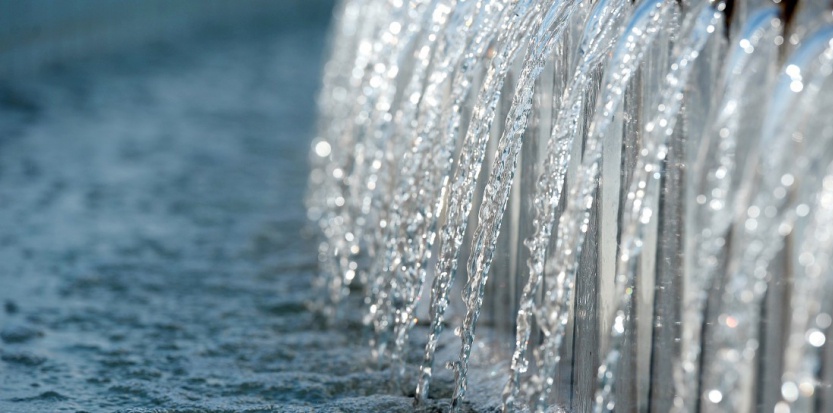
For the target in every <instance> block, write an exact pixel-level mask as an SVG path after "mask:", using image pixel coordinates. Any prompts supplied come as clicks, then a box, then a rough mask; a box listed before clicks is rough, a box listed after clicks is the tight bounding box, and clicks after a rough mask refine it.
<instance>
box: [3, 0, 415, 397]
mask: <svg viewBox="0 0 833 413" xmlns="http://www.w3.org/2000/svg"><path fill="white" fill-rule="evenodd" d="M332 3H333V2H332V1H330V0H240V1H220V0H177V1H169V0H143V1H127V0H27V1H23V0H0V411H2V412H44V411H54V412H96V411H108V412H112V411H131V412H142V411H148V412H149V411H166V412H179V411H181V412H185V411H188V412H192V411H200V412H220V411H222V412H237V411H240V412H242V411H246V412H255V411H309V409H311V408H315V409H318V410H321V411H327V410H339V411H370V410H377V411H400V410H401V411H409V410H410V409H411V407H410V403H411V401H410V399H408V398H407V397H404V396H396V397H394V396H390V397H388V396H376V394H377V393H379V391H378V389H382V388H385V387H387V386H386V385H385V384H386V382H387V381H388V375H387V374H386V373H382V372H374V371H372V370H370V369H368V368H367V366H368V365H369V363H370V361H369V360H365V359H364V357H365V356H364V354H365V353H366V351H360V350H359V349H362V350H363V349H365V347H366V346H365V340H364V339H361V338H360V337H359V336H358V333H357V331H358V329H354V330H349V329H348V330H347V331H345V332H333V331H328V330H326V329H325V328H323V327H320V326H319V325H318V324H317V323H316V322H315V319H314V318H313V316H312V315H311V314H309V313H308V312H307V311H306V308H305V306H304V303H305V302H306V301H307V300H308V299H309V298H310V294H312V293H311V292H310V289H309V280H310V278H311V275H312V274H313V273H314V272H315V269H316V260H317V256H316V247H315V245H314V243H312V242H311V241H307V240H304V239H303V238H302V237H300V236H299V234H301V233H302V232H303V228H304V225H305V210H304V208H303V206H302V203H301V199H302V196H303V193H304V191H305V187H306V180H307V176H308V165H307V153H308V148H309V142H310V140H311V138H312V136H313V132H314V129H313V124H314V121H315V96H316V93H317V90H318V87H319V79H320V73H321V65H322V62H323V57H324V55H325V43H326V42H325V39H326V33H327V28H328V23H329V19H330V16H331V13H332V7H333V4H332ZM368 357H369V355H368ZM365 396H367V397H365Z"/></svg>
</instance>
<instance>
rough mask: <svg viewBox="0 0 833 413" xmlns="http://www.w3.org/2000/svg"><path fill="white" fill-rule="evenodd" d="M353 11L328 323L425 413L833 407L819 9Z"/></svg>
mask: <svg viewBox="0 0 833 413" xmlns="http://www.w3.org/2000/svg"><path fill="white" fill-rule="evenodd" d="M341 6H342V8H341V11H340V12H339V13H340V14H339V15H338V16H340V18H339V20H338V21H340V22H341V23H340V24H339V25H337V26H336V28H335V30H334V32H333V33H334V34H333V36H332V39H333V40H332V41H333V44H334V45H336V46H334V48H333V51H332V55H331V63H330V65H329V66H327V71H325V77H324V81H325V82H324V89H323V91H322V94H321V98H320V102H319V105H320V122H321V124H320V125H321V126H320V128H319V130H320V136H319V140H318V141H316V143H315V146H314V148H313V163H314V165H317V169H316V170H315V172H314V173H313V177H314V178H315V179H311V185H310V188H309V194H310V196H309V204H308V205H309V206H308V208H309V210H310V211H311V213H310V216H311V217H312V218H313V220H314V221H316V222H318V224H319V227H320V228H321V230H322V231H321V237H320V239H321V244H320V245H321V247H320V248H319V251H320V253H321V256H320V259H319V261H320V262H321V271H322V273H323V276H322V278H321V280H322V283H321V288H323V289H324V291H327V293H326V294H323V296H325V297H328V299H325V300H323V302H322V304H321V305H320V308H322V309H324V311H325V312H329V313H330V314H333V313H342V314H343V313H349V312H355V311H359V312H362V313H366V314H367V317H365V323H366V324H367V326H368V327H367V329H368V331H369V332H370V333H369V336H370V339H369V341H370V343H371V346H372V349H373V352H374V354H375V356H376V357H377V360H378V362H379V365H380V366H381V367H382V368H387V367H391V371H392V372H393V373H394V374H393V376H394V378H395V379H396V382H397V383H398V384H399V386H400V388H401V389H402V390H403V391H406V392H407V390H406V389H407V388H408V386H413V387H412V388H415V391H414V394H415V399H416V403H417V404H418V405H424V406H445V407H443V408H449V409H451V410H459V409H466V408H468V407H471V406H473V405H472V404H471V403H475V404H477V405H478V406H481V405H482V404H479V403H482V402H484V400H487V402H485V403H486V405H490V403H491V405H492V406H494V407H498V406H500V407H501V408H502V409H503V410H505V411H554V410H559V409H563V410H566V411H582V412H584V411H597V412H603V411H617V412H620V411H678V412H684V411H685V412H694V411H732V412H748V411H757V410H758V409H759V408H761V406H764V407H763V408H765V409H766V410H774V411H778V412H781V411H788V410H785V409H791V410H789V411H824V409H825V408H828V407H830V406H832V405H831V403H833V398H831V397H833V394H831V391H830V390H829V388H830V386H829V383H830V377H829V376H830V375H831V373H829V369H824V368H822V367H823V366H826V365H827V363H830V362H833V350H831V346H830V345H829V344H827V343H828V342H829V334H830V333H829V331H830V330H829V327H830V324H831V322H830V317H831V314H830V312H831V309H830V308H828V307H829V305H828V304H827V303H826V301H825V300H824V298H823V297H825V294H826V292H827V291H829V288H830V285H831V283H829V282H828V281H829V279H830V276H829V275H828V274H829V269H828V268H829V267H828V261H829V258H828V254H829V251H828V249H829V245H830V241H829V238H830V235H829V234H830V231H829V228H828V226H829V225H830V220H829V218H830V217H829V216H828V215H829V211H828V209H829V207H830V205H829V203H830V202H829V197H830V195H829V194H828V192H829V190H830V189H829V188H827V186H826V184H828V183H829V182H828V181H829V180H830V179H829V178H827V177H828V174H829V170H828V166H829V165H830V164H831V161H833V159H831V155H833V153H832V152H831V151H830V148H831V146H830V145H829V142H831V140H830V139H831V138H833V127H831V126H830V123H829V122H830V121H829V119H828V118H829V116H825V115H824V114H825V113H831V112H830V111H831V109H833V101H831V100H830V99H829V94H828V93H827V89H828V88H829V87H830V84H831V83H833V81H831V80H830V79H831V77H830V72H831V63H830V59H831V56H832V55H833V50H832V49H831V48H833V44H831V43H830V39H829V36H830V33H829V27H830V26H829V25H830V24H831V21H833V13H832V12H831V10H830V9H829V8H825V7H823V6H820V5H819V4H817V3H814V2H809V1H807V2H804V1H799V2H798V3H797V6H796V8H795V10H792V12H791V14H790V15H787V14H786V10H787V9H788V8H784V7H779V6H775V5H773V4H772V3H769V2H767V1H749V2H728V3H727V2H721V1H716V2H710V1H688V2H677V1H663V0H641V1H637V2H635V3H632V2H628V1H617V0H600V1H596V2H592V1H571V0H552V1H550V0H542V1H533V0H518V1H501V0H457V1H453V0H442V1H440V0H435V1H399V0H391V1H383V0H344V1H343V2H342V5H341ZM338 68H341V71H339V70H338ZM393 68H395V69H396V70H392V69H393ZM811 140H814V141H813V142H811ZM319 145H324V146H323V147H325V148H327V149H328V150H327V151H320V152H319V151H317V149H319ZM518 176H520V179H518V178H517V177H518ZM475 210H476V211H477V213H476V214H473V213H472V212H473V211H475ZM312 212H314V213H312ZM461 262H463V263H465V265H461ZM458 273H460V275H464V276H465V277H466V282H465V283H464V284H462V285H458V286H455V285H454V282H455V279H456V278H457V275H458ZM426 284H430V286H431V288H430V289H428V288H424V286H425V285H426ZM458 294H459V295H458ZM353 295H355V296H356V297H357V300H352V301H351V300H346V301H345V300H344V297H350V296H353ZM351 303H352V304H351ZM357 303H358V304H357ZM354 305H358V306H359V307H360V308H359V309H355V308H353V307H352V306H354ZM331 316H332V315H331ZM332 317H333V319H334V320H337V319H338V316H332ZM446 325H451V326H453V327H454V328H453V330H454V332H455V335H457V336H459V340H460V341H459V344H456V345H454V344H451V343H453V342H454V340H453V339H452V340H450V341H449V340H446V341H443V339H442V337H443V336H442V334H443V332H444V330H445V327H446ZM475 333H477V334H475ZM423 347H424V353H423V352H422V351H421V349H422V348H423ZM440 353H441V354H440ZM438 356H439V357H441V358H443V359H448V360H449V361H450V363H449V364H448V367H449V368H450V369H451V370H452V373H453V378H452V377H450V376H449V375H443V374H440V372H439V371H438V370H437V369H436V367H435V366H434V364H435V360H436V359H437V358H438ZM417 365H419V366H417ZM432 380H440V381H441V382H442V383H443V389H447V387H446V385H448V384H450V381H452V380H453V382H454V384H453V386H452V389H453V391H451V392H445V391H439V390H436V389H435V388H434V387H432V386H431V382H432ZM474 383H477V386H482V387H480V388H476V386H475V385H474ZM432 389H434V390H436V391H434V390H432ZM501 389H502V391H501ZM433 403H439V404H433ZM444 403H448V404H447V405H446V404H444ZM779 409H780V410H779Z"/></svg>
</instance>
